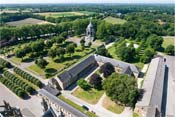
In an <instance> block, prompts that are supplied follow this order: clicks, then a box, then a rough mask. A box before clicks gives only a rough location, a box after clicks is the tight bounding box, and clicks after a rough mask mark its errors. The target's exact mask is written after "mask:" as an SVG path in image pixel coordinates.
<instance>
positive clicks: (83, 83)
mask: <svg viewBox="0 0 175 117" xmlns="http://www.w3.org/2000/svg"><path fill="white" fill-rule="evenodd" d="M77 84H78V86H80V87H81V88H82V89H84V90H89V89H90V88H91V86H90V85H89V83H88V82H87V81H86V80H84V79H83V78H81V79H80V80H78V81H77Z"/></svg>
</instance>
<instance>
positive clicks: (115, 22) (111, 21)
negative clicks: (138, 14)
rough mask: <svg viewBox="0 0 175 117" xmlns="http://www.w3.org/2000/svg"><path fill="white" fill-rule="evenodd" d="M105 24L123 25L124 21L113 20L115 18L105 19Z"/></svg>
mask: <svg viewBox="0 0 175 117" xmlns="http://www.w3.org/2000/svg"><path fill="white" fill-rule="evenodd" d="M104 20H105V21H106V22H108V23H111V24H124V23H125V22H126V20H123V19H120V18H115V17H111V16H110V17H106V18H105V19H104Z"/></svg>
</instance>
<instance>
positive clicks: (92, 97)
mask: <svg viewBox="0 0 175 117" xmlns="http://www.w3.org/2000/svg"><path fill="white" fill-rule="evenodd" d="M103 93H104V91H103V90H96V89H93V88H92V89H90V90H88V91H85V90H83V89H82V88H80V87H78V88H77V89H76V90H75V91H74V92H73V93H72V94H73V95H74V96H76V97H78V98H80V99H82V100H84V101H86V102H88V103H90V104H96V103H97V102H98V100H99V99H100V97H101V96H102V95H103Z"/></svg>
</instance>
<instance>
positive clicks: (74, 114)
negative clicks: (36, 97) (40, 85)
mask: <svg viewBox="0 0 175 117" xmlns="http://www.w3.org/2000/svg"><path fill="white" fill-rule="evenodd" d="M38 93H39V94H41V95H43V96H45V97H47V98H48V99H49V100H50V101H51V102H54V103H55V104H57V105H59V106H60V107H61V108H63V109H65V110H66V111H67V112H69V113H71V114H72V117H88V116H87V115H85V114H84V113H82V112H80V111H79V110H77V109H76V108H74V107H72V106H71V105H69V104H67V103H66V102H64V101H62V100H61V99H59V98H57V97H56V96H54V95H52V94H51V93H49V92H48V91H46V90H45V89H40V90H39V91H38Z"/></svg>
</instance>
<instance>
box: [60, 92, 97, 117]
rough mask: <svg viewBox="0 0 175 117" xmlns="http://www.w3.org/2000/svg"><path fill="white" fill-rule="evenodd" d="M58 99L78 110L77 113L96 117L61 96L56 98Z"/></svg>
mask: <svg viewBox="0 0 175 117" xmlns="http://www.w3.org/2000/svg"><path fill="white" fill-rule="evenodd" d="M58 98H60V99H61V100H63V101H64V102H66V103H68V104H69V105H71V106H72V107H74V108H76V109H78V110H79V111H81V112H83V113H85V114H86V115H88V116H89V117H97V116H96V115H95V114H93V113H91V112H89V111H87V110H85V109H84V108H82V107H81V106H79V105H77V104H75V103H74V102H72V101H71V100H69V99H67V98H65V97H63V96H62V95H60V96H58Z"/></svg>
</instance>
